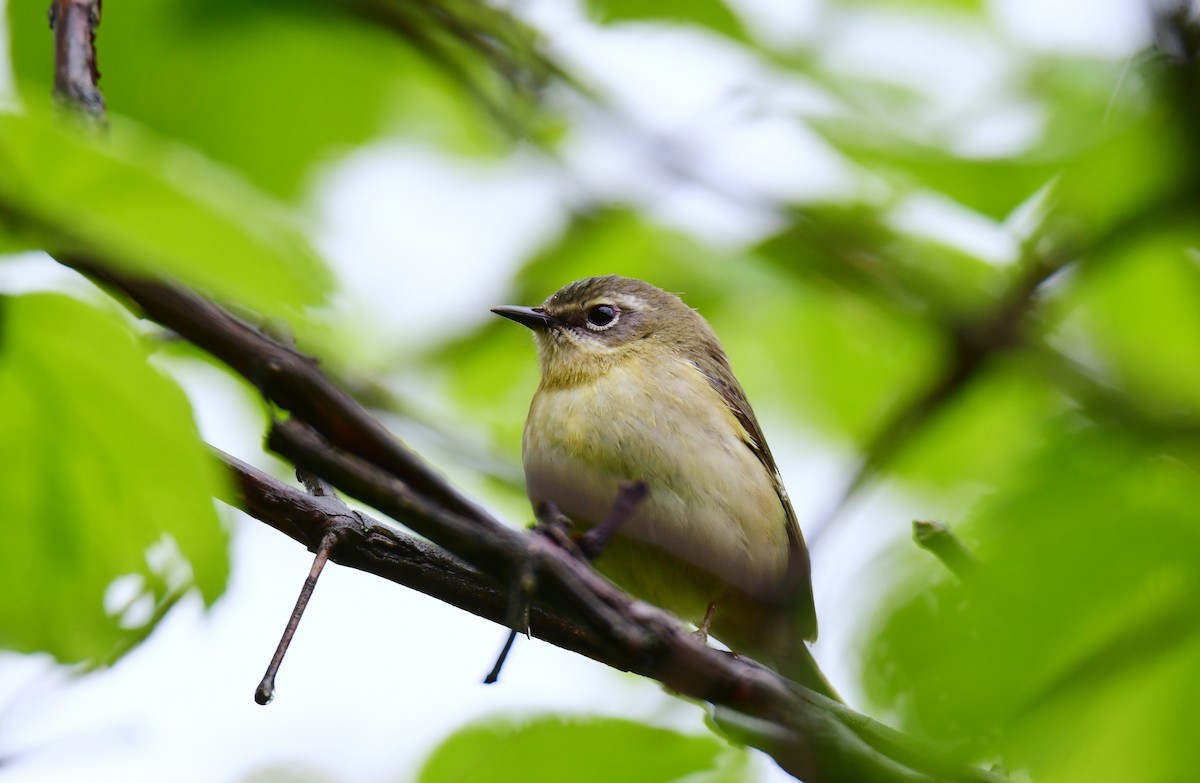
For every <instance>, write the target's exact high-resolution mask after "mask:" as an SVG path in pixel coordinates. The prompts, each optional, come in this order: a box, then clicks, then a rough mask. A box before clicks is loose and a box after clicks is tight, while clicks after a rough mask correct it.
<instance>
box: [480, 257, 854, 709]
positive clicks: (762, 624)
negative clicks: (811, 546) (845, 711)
mask: <svg viewBox="0 0 1200 783" xmlns="http://www.w3.org/2000/svg"><path fill="white" fill-rule="evenodd" d="M492 312H494V313H497V314H498V315H502V316H504V317H505V318H510V319H512V320H514V321H516V322H517V323H520V324H523V325H525V326H527V327H529V328H530V329H531V330H532V331H533V334H534V338H535V342H536V344H537V350H538V359H539V364H540V369H541V382H540V384H539V385H538V388H537V392H536V393H535V394H534V397H533V402H532V403H531V405H530V408H529V415H528V418H527V419H526V421H525V430H524V435H523V437H522V440H521V455H522V462H523V463H524V469H525V483H526V489H527V492H528V494H529V499H530V502H531V503H532V504H533V506H534V508H535V509H537V508H539V507H540V506H541V505H542V504H543V503H546V502H549V503H552V504H554V506H556V507H557V508H558V509H559V510H560V511H561V512H562V513H563V514H564V515H566V516H567V517H568V518H569V519H570V520H571V521H572V522H573V523H575V524H576V525H578V526H579V527H580V528H581V529H584V530H586V529H590V528H592V527H594V526H595V525H598V524H600V523H601V522H602V521H603V520H604V519H605V518H606V516H607V514H608V512H609V510H610V508H611V507H612V505H613V502H614V500H615V499H616V497H617V495H618V492H619V491H620V487H621V485H622V484H623V483H625V482H629V481H637V480H641V481H643V482H645V484H646V485H647V487H648V490H649V494H648V496H647V497H646V499H645V500H644V501H643V502H642V503H641V504H640V505H639V506H638V507H637V509H636V511H635V512H634V513H633V514H632V515H631V516H630V517H629V518H628V519H626V520H625V521H624V522H623V523H622V524H621V526H620V527H619V528H618V530H617V532H616V535H615V536H614V537H613V538H612V540H611V541H610V542H609V543H608V545H607V546H606V548H605V549H604V551H603V552H602V553H601V554H600V556H599V558H598V559H597V560H596V567H597V568H598V569H599V570H600V571H601V572H602V573H603V574H605V575H606V576H608V577H609V578H610V579H612V580H613V581H614V582H616V583H617V584H618V585H620V586H621V587H623V588H624V589H626V590H627V591H629V592H631V593H633V594H634V595H636V596H638V597H640V598H642V599H643V600H646V601H648V602H650V603H653V604H655V605H657V606H660V607H662V608H664V609H667V610H668V611H671V612H673V613H674V614H675V615H676V616H678V617H680V618H681V619H683V620H686V621H689V622H691V623H693V624H695V625H697V626H699V628H700V630H701V631H702V632H704V633H708V632H711V633H712V635H713V636H715V637H716V638H717V639H719V640H721V641H722V642H724V643H725V644H726V645H727V646H729V648H730V649H731V650H733V651H735V652H739V653H744V654H747V655H750V656H752V657H754V658H757V659H762V660H764V661H765V662H768V663H771V664H773V665H774V666H775V667H776V668H777V669H778V670H779V671H780V672H781V673H782V674H784V675H785V676H789V677H791V678H793V679H795V680H797V681H798V682H800V683H802V684H804V685H807V686H808V687H810V688H812V689H814V690H817V691H820V692H822V693H824V694H825V695H827V696H830V697H831V698H837V695H836V694H835V693H834V691H833V689H832V688H831V687H830V686H829V684H828V682H827V681H826V680H825V678H824V676H823V675H822V674H821V672H820V670H819V669H818V668H817V666H816V664H815V663H814V662H813V660H812V657H811V655H810V654H809V652H808V648H807V647H806V646H805V644H804V642H805V640H809V641H811V640H815V639H816V637H817V617H816V610H815V607H814V605H813V595H812V584H811V579H810V566H809V557H808V550H807V549H806V547H805V545H804V538H803V536H802V535H801V533H800V526H799V523H798V522H797V519H796V513H795V511H794V510H793V508H792V504H791V501H790V500H789V499H788V495H787V491H786V490H785V489H784V486H783V480H782V478H781V476H780V474H779V469H778V468H777V467H776V465H775V460H774V458H773V457H772V456H771V450H770V449H769V448H768V447H767V441H766V439H765V438H764V437H763V433H762V429H761V428H760V427H759V424H758V420H757V419H756V418H755V416H754V411H753V410H752V409H751V408H750V403H749V402H748V401H747V399H746V395H745V392H743V390H742V387H741V384H739V383H738V380H737V378H736V377H734V374H733V371H732V369H731V368H730V365H729V359H728V358H727V357H726V355H725V351H724V349H723V348H722V347H721V344H720V342H719V341H718V340H717V337H716V335H715V334H714V333H713V331H712V329H711V328H710V327H709V325H708V323H707V322H706V321H705V320H704V318H703V317H701V316H700V314H699V313H697V312H696V311H695V310H693V309H692V308H690V307H688V306H687V305H686V304H685V303H684V302H683V301H682V300H681V299H680V298H679V297H678V296H676V295H674V294H671V293H668V292H666V291H663V290H662V289H659V288H657V287H655V286H653V285H651V284H649V283H646V282H643V281H641V280H635V279H632V278H628V277H618V276H615V275H609V276H604V277H591V278H587V279H585V280H579V281H577V282H574V283H571V284H570V285H567V286H566V287H564V288H562V289H561V290H559V291H558V292H557V293H555V294H553V295H551V296H550V298H548V299H546V301H545V302H543V303H542V304H541V305H540V306H537V307H521V306H503V307H495V308H493V309H492Z"/></svg>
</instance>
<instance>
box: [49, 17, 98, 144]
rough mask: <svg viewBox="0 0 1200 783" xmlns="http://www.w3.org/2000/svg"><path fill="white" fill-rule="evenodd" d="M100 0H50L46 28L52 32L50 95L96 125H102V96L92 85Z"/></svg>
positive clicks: (95, 83)
mask: <svg viewBox="0 0 1200 783" xmlns="http://www.w3.org/2000/svg"><path fill="white" fill-rule="evenodd" d="M99 24H100V0H54V1H53V2H52V3H51V5H50V28H51V29H52V30H54V96H55V97H56V98H58V99H59V101H60V102H61V103H62V104H63V105H65V106H67V107H68V108H70V109H73V110H75V111H76V112H78V113H79V114H81V115H83V116H85V117H87V118H88V119H90V120H92V121H93V122H95V123H96V124H98V125H103V124H104V96H103V95H101V94H100V90H99V88H98V87H97V86H96V85H97V82H99V81H100V68H99V66H98V65H97V64H96V27H98V26H99Z"/></svg>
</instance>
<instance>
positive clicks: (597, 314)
mask: <svg viewBox="0 0 1200 783" xmlns="http://www.w3.org/2000/svg"><path fill="white" fill-rule="evenodd" d="M616 317H617V308H615V307H613V306H612V305H605V304H602V305H596V306H595V307H592V308H590V309H589V310H588V311H587V319H588V321H589V322H590V323H592V324H593V325H595V326H608V325H609V324H611V323H612V322H613V319H614V318H616Z"/></svg>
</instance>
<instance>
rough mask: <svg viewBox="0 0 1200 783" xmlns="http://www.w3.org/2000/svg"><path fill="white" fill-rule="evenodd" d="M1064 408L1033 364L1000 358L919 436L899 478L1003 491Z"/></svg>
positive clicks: (899, 464)
mask: <svg viewBox="0 0 1200 783" xmlns="http://www.w3.org/2000/svg"><path fill="white" fill-rule="evenodd" d="M1064 404H1065V402H1064V400H1063V397H1062V395H1061V394H1059V393H1057V392H1056V391H1055V390H1054V389H1053V387H1051V386H1049V385H1048V384H1046V383H1045V382H1044V381H1043V380H1042V379H1041V378H1040V377H1039V375H1038V373H1037V372H1036V368H1034V367H1031V366H1030V362H1027V361H1022V360H1021V358H1020V357H1008V356H1000V357H998V358H997V359H994V360H993V361H992V363H991V365H989V366H988V367H987V368H986V369H985V370H983V371H982V372H980V373H979V375H978V376H977V377H976V378H975V379H974V380H973V381H972V382H971V383H970V384H968V385H967V387H966V388H965V389H964V390H963V392H962V393H961V394H960V395H958V396H957V397H955V398H954V400H953V401H952V402H950V403H945V404H943V405H942V406H941V407H940V408H939V409H938V411H937V412H936V414H935V415H934V416H933V417H932V418H931V419H930V420H928V421H927V422H926V423H925V425H924V426H923V427H922V428H920V429H919V430H918V431H917V432H916V434H915V435H914V437H913V438H912V439H911V441H910V442H909V443H908V444H907V445H906V447H905V448H904V449H903V450H902V451H901V452H900V455H899V457H898V459H897V461H896V464H895V465H894V466H893V467H894V471H895V474H896V475H897V476H898V477H900V478H904V479H907V480H909V481H916V482H919V483H921V484H927V485H931V486H933V487H936V488H939V489H943V490H944V489H947V488H951V487H955V486H961V485H966V484H976V485H984V486H989V487H996V486H1003V485H1004V484H1005V483H1006V482H1007V481H1008V480H1009V479H1010V478H1011V476H1012V473H1013V472H1014V471H1016V470H1019V469H1020V467H1021V466H1023V465H1025V464H1027V462H1028V460H1029V459H1030V458H1031V457H1032V456H1034V454H1036V452H1037V449H1038V448H1039V447H1040V442H1041V438H1042V434H1043V433H1044V432H1045V431H1046V429H1047V427H1049V426H1050V425H1051V424H1052V423H1053V421H1054V419H1055V417H1056V416H1057V415H1058V413H1059V411H1060V410H1061V409H1062V408H1063V406H1064Z"/></svg>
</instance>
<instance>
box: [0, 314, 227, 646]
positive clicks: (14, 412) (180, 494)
mask: <svg viewBox="0 0 1200 783" xmlns="http://www.w3.org/2000/svg"><path fill="white" fill-rule="evenodd" d="M0 410H2V411H4V415H3V416H0V454H3V461H4V466H5V520H6V521H5V525H4V533H5V559H6V563H7V564H6V566H5V567H4V568H2V569H0V592H2V593H3V595H4V596H5V598H4V600H3V601H0V647H3V648H6V649H13V650H17V651H21V652H34V651H44V652H48V653H50V654H51V655H53V656H54V657H55V658H57V659H58V660H60V661H63V662H76V661H87V662H91V663H99V662H104V661H108V660H111V659H112V658H113V657H115V656H116V655H118V654H119V653H121V652H123V651H124V650H127V649H128V648H129V647H130V646H131V645H132V644H134V643H136V642H137V641H138V640H140V639H141V638H142V637H143V636H144V635H145V634H146V633H148V632H149V631H150V630H151V629H152V627H153V621H154V620H155V619H156V618H157V617H159V616H161V614H162V612H164V611H165V610H166V609H167V608H168V607H169V606H170V604H171V603H172V602H173V601H175V600H176V599H178V597H179V596H180V595H181V594H182V593H183V592H184V591H185V590H187V589H188V588H189V587H191V586H193V585H194V586H195V587H196V588H198V589H199V591H200V594H201V596H203V598H204V601H205V602H206V603H209V604H211V603H212V602H213V601H214V600H216V598H217V597H218V596H219V595H220V594H221V592H222V591H223V590H224V588H225V581H226V578H227V576H228V570H229V563H228V536H227V533H226V531H225V530H224V529H223V528H222V526H221V524H220V523H219V521H218V518H217V515H216V510H215V508H214V504H213V499H212V498H213V495H214V493H215V492H216V491H217V490H218V488H219V482H220V481H221V480H222V478H223V477H222V476H221V475H219V474H218V473H217V472H216V467H215V464H214V462H213V461H212V459H211V458H210V457H209V455H208V454H207V453H206V451H205V449H204V448H203V447H202V444H201V443H200V441H199V438H198V436H197V432H196V427H195V424H194V423H193V421H192V418H191V410H190V408H189V406H188V403H187V400H186V399H185V398H184V396H183V394H182V393H181V392H180V390H179V388H178V387H176V386H175V385H174V384H173V383H172V382H171V381H169V380H168V379H167V378H165V377H164V376H163V375H161V374H160V373H159V372H157V371H156V370H154V369H153V368H151V367H150V366H149V365H148V364H147V362H146V352H145V350H144V349H143V348H142V346H141V345H140V344H139V343H138V341H137V340H136V339H135V338H134V336H133V334H132V333H131V331H130V330H129V328H128V327H126V326H125V325H124V324H123V323H122V321H121V319H120V318H119V317H117V316H116V315H114V314H112V313H108V312H104V311H101V310H98V309H96V308H94V307H91V306H89V305H85V304H83V303H81V302H78V301H75V300H73V299H70V298H67V297H64V296H59V295H49V294H39V295H28V296H21V297H9V298H3V299H0ZM118 577H120V578H121V581H120V582H119V583H118V584H117V585H116V586H113V583H114V580H117V579H118ZM110 588H111V592H110V593H109V594H108V596H107V598H106V590H110ZM106 602H107V604H108V605H107V607H106ZM114 602H116V603H114ZM118 604H120V605H118ZM129 607H132V608H129ZM127 608H129V610H128V611H126V609H127Z"/></svg>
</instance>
